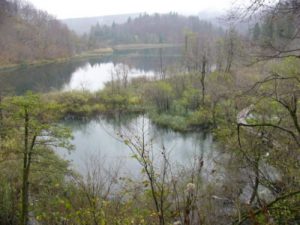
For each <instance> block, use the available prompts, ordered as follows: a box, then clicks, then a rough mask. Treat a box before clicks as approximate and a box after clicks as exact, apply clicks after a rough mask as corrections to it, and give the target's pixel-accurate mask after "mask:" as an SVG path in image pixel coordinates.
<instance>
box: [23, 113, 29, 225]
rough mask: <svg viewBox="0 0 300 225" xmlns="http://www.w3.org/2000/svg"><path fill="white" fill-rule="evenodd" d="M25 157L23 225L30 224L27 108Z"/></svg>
mask: <svg viewBox="0 0 300 225" xmlns="http://www.w3.org/2000/svg"><path fill="white" fill-rule="evenodd" d="M24 112H25V115H24V153H23V154H24V156H23V183H22V214H21V225H27V224H28V201H29V198H28V189H29V183H28V176H29V170H28V150H29V149H28V136H29V131H28V129H29V115H28V111H27V108H25V109H24Z"/></svg>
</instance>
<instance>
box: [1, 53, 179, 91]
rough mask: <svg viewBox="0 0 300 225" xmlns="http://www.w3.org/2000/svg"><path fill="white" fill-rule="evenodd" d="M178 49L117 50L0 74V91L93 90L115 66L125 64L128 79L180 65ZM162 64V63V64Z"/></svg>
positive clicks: (109, 75)
mask: <svg viewBox="0 0 300 225" xmlns="http://www.w3.org/2000/svg"><path fill="white" fill-rule="evenodd" d="M180 53H181V49H180V48H164V49H161V50H160V49H145V50H131V51H119V52H115V53H114V54H112V55H107V56H101V57H99V58H90V59H80V60H71V61H67V62H63V63H51V64H47V65H42V66H28V67H24V68H19V69H17V70H13V71H3V72H1V71H0V88H1V90H9V91H10V92H13V93H16V94H23V93H25V92H26V91H28V90H31V91H35V92H49V91H68V90H82V89H84V90H90V91H96V90H99V89H101V88H103V87H104V84H105V82H108V81H110V80H111V73H112V71H114V69H115V67H116V66H117V65H120V64H124V65H126V66H127V67H128V68H129V73H128V74H129V78H130V77H136V76H154V75H155V74H158V73H160V71H161V64H162V66H163V69H166V68H168V67H172V66H174V65H175V64H180V63H181V56H180ZM161 62H162V63H161Z"/></svg>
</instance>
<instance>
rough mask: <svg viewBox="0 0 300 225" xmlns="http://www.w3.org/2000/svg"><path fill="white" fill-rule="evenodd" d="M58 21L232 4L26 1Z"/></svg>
mask: <svg viewBox="0 0 300 225" xmlns="http://www.w3.org/2000/svg"><path fill="white" fill-rule="evenodd" d="M29 2H31V3H32V4H33V5H34V6H35V7H36V8H38V9H42V10H45V11H47V12H48V13H50V14H52V15H54V16H56V17H57V18H58V19H65V18H77V17H92V16H104V15H116V14H127V13H143V12H147V13H154V12H157V13H168V12H177V13H182V14H196V13H198V12H201V11H206V10H209V11H225V10H227V9H229V8H230V6H231V5H232V3H233V2H234V0H184V1H182V0H84V1H82V0H29Z"/></svg>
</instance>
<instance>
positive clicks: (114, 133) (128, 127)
mask: <svg viewBox="0 0 300 225" xmlns="http://www.w3.org/2000/svg"><path fill="white" fill-rule="evenodd" d="M142 124H144V126H142ZM65 125H66V126H67V127H69V128H71V129H72V130H73V135H74V140H73V141H72V143H73V144H74V146H75V147H76V150H75V151H74V152H71V154H68V153H67V152H65V151H61V152H60V153H59V154H60V155H61V156H63V157H64V158H66V159H68V160H71V161H72V162H73V165H74V168H75V169H76V170H77V171H85V170H86V166H87V162H90V159H91V158H94V159H95V158H97V161H98V162H99V163H105V162H106V163H107V162H109V163H112V164H114V163H115V164H116V166H117V165H122V166H121V167H122V168H121V169H122V172H124V173H126V174H127V175H130V176H137V175H138V174H139V172H140V169H141V167H140V166H139V164H138V163H137V161H136V160H135V159H133V157H132V156H133V152H132V151H131V149H130V148H129V147H128V146H127V145H126V144H125V143H124V141H123V139H122V138H120V135H119V134H122V135H124V136H126V135H127V136H126V137H129V138H133V136H135V135H138V137H139V138H140V139H141V138H142V137H141V136H140V133H141V131H142V129H143V127H144V130H145V131H146V132H145V139H146V143H150V142H151V146H152V147H151V151H152V152H153V155H154V157H155V158H156V159H157V160H158V159H159V158H161V157H160V156H161V152H162V148H163V147H164V148H165V149H166V151H167V152H168V153H169V158H170V162H172V164H173V165H177V166H183V165H191V164H192V162H193V160H194V159H195V157H202V159H203V161H204V166H203V175H205V177H206V178H212V177H211V174H212V171H213V170H214V169H216V164H215V161H214V160H215V159H216V158H217V157H218V156H219V151H218V148H217V146H216V144H215V142H214V141H213V137H212V135H211V134H210V133H205V132H193V133H187V134H182V133H179V132H174V131H172V130H170V129H165V128H161V127H158V126H156V125H155V124H153V123H152V122H151V121H150V120H149V119H148V118H147V117H143V116H138V117H133V118H124V117H121V118H120V119H118V118H114V119H107V118H101V117H99V118H98V119H93V120H91V121H88V122H87V121H86V122H84V121H67V122H65Z"/></svg>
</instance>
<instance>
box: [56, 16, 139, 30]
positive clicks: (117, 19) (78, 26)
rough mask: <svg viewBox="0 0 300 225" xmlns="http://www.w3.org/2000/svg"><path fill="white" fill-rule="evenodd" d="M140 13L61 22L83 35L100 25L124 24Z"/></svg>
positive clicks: (72, 19)
mask: <svg viewBox="0 0 300 225" xmlns="http://www.w3.org/2000/svg"><path fill="white" fill-rule="evenodd" d="M139 15H140V13H133V14H120V15H110V16H97V17H86V18H71V19H63V20H61V21H62V22H63V23H64V24H66V25H67V26H68V28H69V29H71V30H73V31H75V32H76V33H77V34H79V35H82V34H84V33H86V34H88V33H89V32H90V29H91V27H92V26H94V25H96V24H97V23H99V25H101V26H102V25H107V26H111V25H112V24H113V23H116V24H122V23H125V22H126V21H127V20H128V18H131V19H134V18H136V17H138V16H139Z"/></svg>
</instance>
